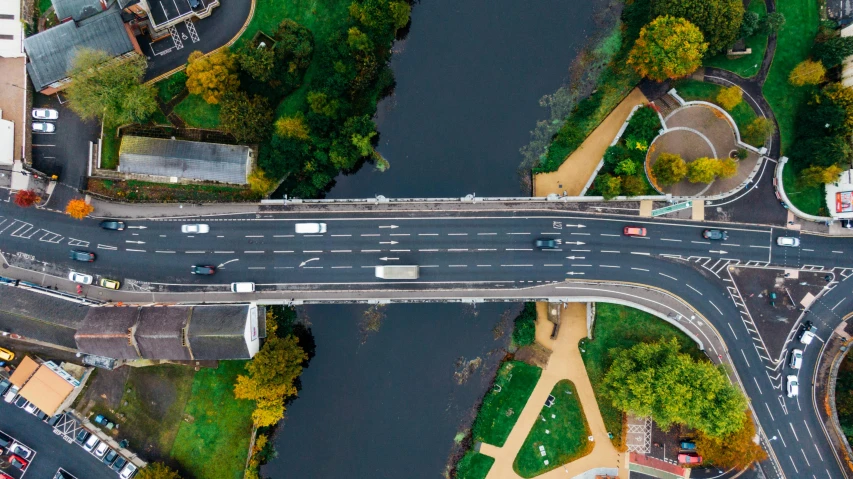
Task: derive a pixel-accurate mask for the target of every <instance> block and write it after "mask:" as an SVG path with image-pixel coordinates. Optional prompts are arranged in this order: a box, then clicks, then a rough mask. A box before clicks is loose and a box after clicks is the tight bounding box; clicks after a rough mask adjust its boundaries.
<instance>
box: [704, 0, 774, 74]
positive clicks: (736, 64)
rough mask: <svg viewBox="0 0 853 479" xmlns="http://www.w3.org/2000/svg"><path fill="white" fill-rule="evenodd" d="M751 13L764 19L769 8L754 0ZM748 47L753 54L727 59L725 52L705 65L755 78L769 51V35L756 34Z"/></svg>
mask: <svg viewBox="0 0 853 479" xmlns="http://www.w3.org/2000/svg"><path fill="white" fill-rule="evenodd" d="M747 10H749V11H750V12H755V13H757V14H758V16H760V17H763V16H764V15H766V14H767V6H766V5H765V4H764V1H763V0H752V1H750V2H749V8H747ZM746 47H747V48H751V49H752V53H750V54H749V55H744V56H742V57H737V58H731V59H730V58H728V57H726V54H725V52H723V53H720V54H718V55H716V56H714V57H712V58H710V59H709V60H707V61H706V62H705V63H704V64H705V66H709V67H717V68H722V69H724V70H728V71H731V72H735V73H737V74H738V75H740V76H742V77H744V78H749V77H752V76H755V74H756V73H758V70H759V69H760V68H761V60H762V59H764V52H765V50H767V34H765V33H756V34H755V35H753V36H751V37H749V38H747V39H746Z"/></svg>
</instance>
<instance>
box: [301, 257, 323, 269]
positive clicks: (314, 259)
mask: <svg viewBox="0 0 853 479" xmlns="http://www.w3.org/2000/svg"><path fill="white" fill-rule="evenodd" d="M319 259H320V258H311V259H307V260H305V261H303V262H301V263H299V267H300V268H301V267H303V266H305V265H306V264H308V263H310V262H312V261H317V260H319Z"/></svg>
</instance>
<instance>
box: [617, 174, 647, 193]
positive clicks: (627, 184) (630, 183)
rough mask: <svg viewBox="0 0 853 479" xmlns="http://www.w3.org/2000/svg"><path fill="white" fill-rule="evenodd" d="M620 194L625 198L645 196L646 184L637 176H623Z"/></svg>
mask: <svg viewBox="0 0 853 479" xmlns="http://www.w3.org/2000/svg"><path fill="white" fill-rule="evenodd" d="M622 194H623V195H625V196H640V195H644V194H646V182H644V181H643V179H642V178H640V177H639V176H623V177H622Z"/></svg>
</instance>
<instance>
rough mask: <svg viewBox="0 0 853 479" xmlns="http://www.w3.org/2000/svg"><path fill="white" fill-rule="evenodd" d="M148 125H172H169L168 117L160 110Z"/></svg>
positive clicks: (152, 116)
mask: <svg viewBox="0 0 853 479" xmlns="http://www.w3.org/2000/svg"><path fill="white" fill-rule="evenodd" d="M148 123H152V124H154V125H171V123H169V119H168V118H166V115H164V114H163V112H162V111H160V110H159V109H158V110H157V111H155V112H154V114H153V115H151V119H150V120H148Z"/></svg>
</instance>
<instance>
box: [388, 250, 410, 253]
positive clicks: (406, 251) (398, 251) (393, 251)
mask: <svg viewBox="0 0 853 479" xmlns="http://www.w3.org/2000/svg"><path fill="white" fill-rule="evenodd" d="M409 251H412V250H410V249H392V250H391V252H392V253H408V252H409Z"/></svg>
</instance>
